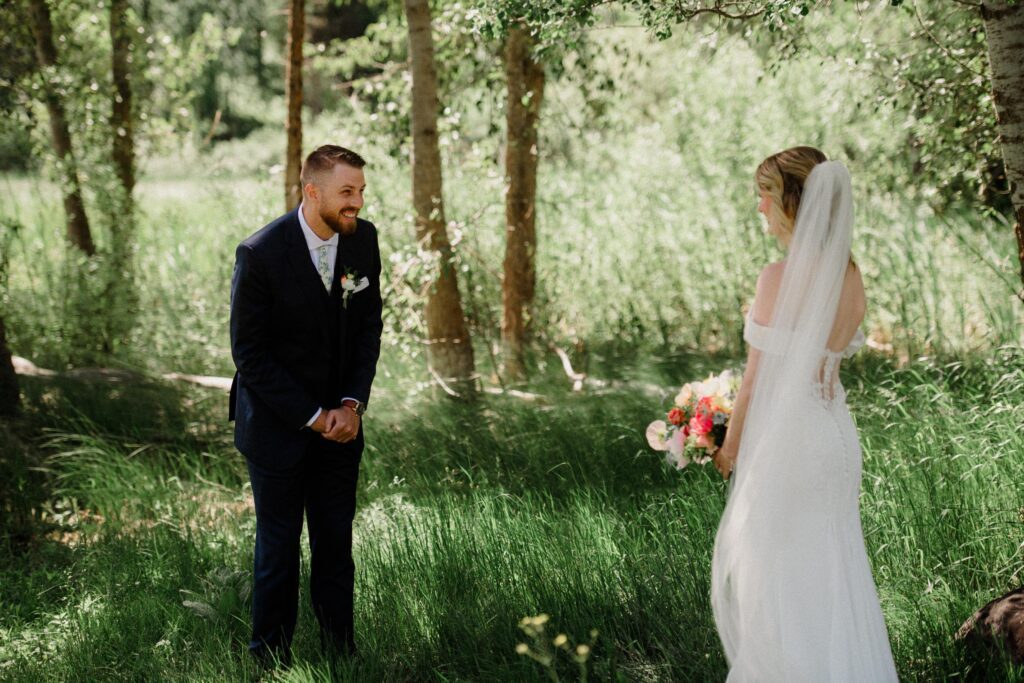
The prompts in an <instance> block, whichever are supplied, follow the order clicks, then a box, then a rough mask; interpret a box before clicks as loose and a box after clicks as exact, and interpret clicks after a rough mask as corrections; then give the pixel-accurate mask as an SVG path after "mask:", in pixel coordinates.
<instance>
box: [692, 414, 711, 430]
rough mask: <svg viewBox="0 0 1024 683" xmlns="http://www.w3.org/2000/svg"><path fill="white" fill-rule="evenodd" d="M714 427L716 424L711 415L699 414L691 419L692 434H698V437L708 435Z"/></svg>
mask: <svg viewBox="0 0 1024 683" xmlns="http://www.w3.org/2000/svg"><path fill="white" fill-rule="evenodd" d="M713 425H714V422H713V421H712V419H711V416H710V415H703V414H701V413H697V414H696V415H694V416H693V417H692V418H690V433H692V434H696V435H697V436H703V435H704V434H707V433H708V432H710V431H711V427H712V426H713Z"/></svg>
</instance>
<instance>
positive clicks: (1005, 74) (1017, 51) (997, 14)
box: [981, 0, 1024, 298]
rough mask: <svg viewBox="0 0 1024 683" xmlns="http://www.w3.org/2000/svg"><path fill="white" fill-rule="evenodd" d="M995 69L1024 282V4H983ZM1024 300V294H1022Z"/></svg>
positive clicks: (994, 99) (995, 1)
mask: <svg viewBox="0 0 1024 683" xmlns="http://www.w3.org/2000/svg"><path fill="white" fill-rule="evenodd" d="M981 15H982V17H983V18H984V20H985V36H986V40H987V42H988V56H989V66H990V68H991V69H992V102H993V103H994V104H995V109H996V125H997V126H998V129H999V142H1000V146H1001V147H1002V152H1003V166H1004V168H1005V169H1006V180H1007V183H1008V184H1009V187H1010V197H1011V199H1012V201H1013V211H1014V214H1015V215H1016V218H1017V223H1016V225H1015V226H1014V232H1015V233H1016V235H1017V256H1018V259H1019V261H1020V278H1021V282H1024V2H1020V1H1019V0H1017V1H1016V2H1009V1H1007V0H987V1H986V2H983V3H982V4H981ZM1021 296H1022V298H1024V293H1022V294H1021Z"/></svg>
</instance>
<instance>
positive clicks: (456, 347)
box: [403, 0, 475, 398]
mask: <svg viewBox="0 0 1024 683" xmlns="http://www.w3.org/2000/svg"><path fill="white" fill-rule="evenodd" d="M403 2H404V5H405V16H406V20H407V22H408V24H409V58H410V61H411V63H412V195H413V209H414V210H415V212H416V238H417V240H418V241H419V243H420V244H421V245H422V247H423V248H424V249H426V250H429V251H431V252H434V253H436V254H437V256H438V272H437V280H436V281H435V282H434V283H433V284H432V285H431V287H430V290H429V293H428V295H427V303H426V321H427V337H428V339H427V345H428V347H427V350H428V359H429V364H430V366H431V370H432V372H434V373H436V374H437V375H439V376H440V377H441V379H442V380H443V381H444V383H445V384H446V385H447V386H448V387H449V388H450V389H452V390H454V391H455V392H456V393H458V394H459V395H461V396H463V397H466V398H469V397H471V396H473V395H474V394H475V384H474V376H475V366H474V362H473V346H472V344H471V343H470V338H469V330H468V328H467V326H466V319H465V316H464V315H463V312H462V302H461V300H460V298H459V286H458V280H457V278H456V273H455V268H454V265H453V262H452V247H451V243H450V242H449V241H448V231H447V228H446V225H445V219H444V203H443V201H442V194H441V152H440V149H439V148H438V142H437V111H438V99H437V71H436V70H435V67H434V39H433V36H432V34H431V22H430V5H429V2H428V0H403Z"/></svg>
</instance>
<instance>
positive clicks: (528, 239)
mask: <svg viewBox="0 0 1024 683" xmlns="http://www.w3.org/2000/svg"><path fill="white" fill-rule="evenodd" d="M532 48H533V39H532V38H531V37H530V34H529V33H528V32H527V31H526V30H525V29H523V28H521V27H516V28H513V29H511V30H510V31H509V34H508V38H507V40H506V43H505V75H506V79H507V81H508V113H507V120H508V126H507V127H508V139H507V142H506V151H505V179H506V182H507V183H508V187H507V190H506V193H505V264H504V279H503V280H502V288H501V295H502V296H501V298H502V304H503V306H504V316H503V318H502V322H501V340H502V345H503V347H504V354H503V360H504V364H505V373H506V375H507V377H508V379H509V380H512V381H518V380H522V379H525V377H526V364H525V362H524V359H523V347H524V344H525V342H526V338H527V332H528V327H529V321H530V307H531V305H532V304H533V298H534V290H535V288H536V283H537V272H536V268H535V266H534V256H535V253H536V250H537V231H536V227H535V218H536V199H537V160H538V154H537V122H538V120H539V118H540V106H541V101H542V99H543V97H544V67H543V65H541V64H538V63H537V62H535V61H534V60H533V54H532Z"/></svg>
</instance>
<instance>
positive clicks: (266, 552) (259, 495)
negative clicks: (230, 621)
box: [246, 429, 363, 662]
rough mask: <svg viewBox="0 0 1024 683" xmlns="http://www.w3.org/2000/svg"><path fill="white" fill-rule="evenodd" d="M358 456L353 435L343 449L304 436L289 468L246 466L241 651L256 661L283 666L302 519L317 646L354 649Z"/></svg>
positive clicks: (291, 628) (291, 626) (294, 603)
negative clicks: (248, 495) (248, 489)
mask: <svg viewBox="0 0 1024 683" xmlns="http://www.w3.org/2000/svg"><path fill="white" fill-rule="evenodd" d="M362 450H363V433H362V429H360V430H359V435H358V436H357V437H356V439H355V440H354V441H352V442H350V443H347V444H338V443H334V442H331V441H328V440H326V439H324V438H323V437H321V436H319V435H313V434H311V435H310V439H309V442H308V445H307V446H306V448H305V452H304V453H303V455H302V457H301V458H300V459H299V460H298V462H297V463H296V465H295V466H294V467H291V468H289V469H284V470H278V469H270V468H266V467H263V466H260V465H257V464H255V463H254V462H253V461H252V460H248V459H247V460H246V462H247V463H248V466H249V480H250V481H251V482H252V493H253V499H254V502H255V506H256V551H255V558H254V562H253V591H252V640H250V642H249V650H250V652H252V653H253V654H254V655H255V656H256V657H257V658H258V659H261V660H266V659H267V658H269V657H270V656H276V657H278V658H280V659H281V660H283V661H285V662H287V661H289V660H290V656H291V641H292V636H293V634H294V633H295V622H296V618H297V615H298V598H299V595H298V593H299V556H300V537H301V535H302V517H303V512H305V515H306V523H307V525H308V529H309V549H310V556H311V559H310V580H309V583H310V599H311V601H312V604H313V613H314V614H315V615H316V618H317V621H318V622H319V624H320V637H321V644H322V645H323V646H324V647H325V648H327V649H329V650H333V651H338V652H348V653H351V652H353V651H354V650H355V629H354V625H353V591H354V578H355V563H354V562H353V560H352V519H353V517H354V516H355V509H356V483H357V480H358V477H359V461H360V458H361V454H362Z"/></svg>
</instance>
